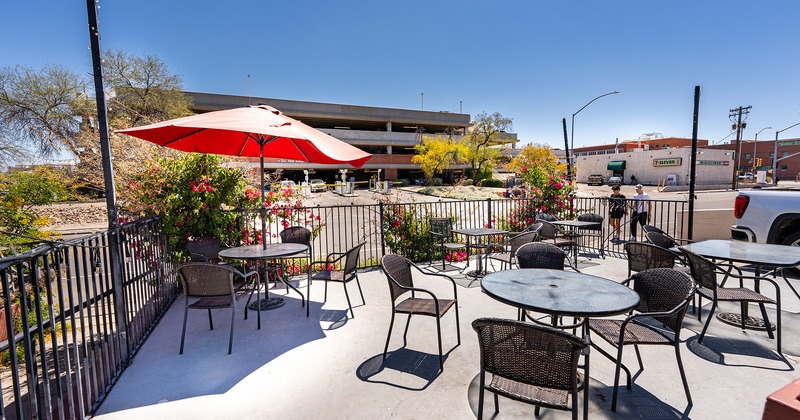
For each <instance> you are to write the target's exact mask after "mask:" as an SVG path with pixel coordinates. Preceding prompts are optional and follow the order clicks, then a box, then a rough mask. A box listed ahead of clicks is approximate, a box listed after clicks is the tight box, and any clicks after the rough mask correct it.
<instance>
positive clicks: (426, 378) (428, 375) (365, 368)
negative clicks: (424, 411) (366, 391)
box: [356, 348, 452, 391]
mask: <svg viewBox="0 0 800 420" xmlns="http://www.w3.org/2000/svg"><path fill="white" fill-rule="evenodd" d="M451 351H452V350H451ZM449 354H450V352H447V353H446V354H445V355H444V360H445V363H446V362H447V356H448V355H449ZM440 373H441V371H440V370H439V355H438V354H430V353H422V352H419V351H416V350H409V349H406V348H400V349H397V350H394V351H390V352H388V353H386V359H385V360H384V359H383V354H378V355H376V356H373V357H370V358H369V359H367V360H366V361H365V362H364V363H362V364H361V365H360V366H359V367H358V369H357V371H356V376H357V377H358V379H360V380H362V381H364V382H371V383H379V384H386V385H390V386H394V387H397V388H402V389H406V390H411V391H423V390H425V388H427V387H428V386H429V385H430V384H431V383H433V381H434V380H435V379H436V378H438V377H439V374H440Z"/></svg>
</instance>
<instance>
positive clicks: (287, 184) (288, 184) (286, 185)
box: [280, 180, 297, 190]
mask: <svg viewBox="0 0 800 420" xmlns="http://www.w3.org/2000/svg"><path fill="white" fill-rule="evenodd" d="M295 188H297V184H295V183H294V181H287V180H283V181H281V186H280V189H281V190H293V189H295Z"/></svg>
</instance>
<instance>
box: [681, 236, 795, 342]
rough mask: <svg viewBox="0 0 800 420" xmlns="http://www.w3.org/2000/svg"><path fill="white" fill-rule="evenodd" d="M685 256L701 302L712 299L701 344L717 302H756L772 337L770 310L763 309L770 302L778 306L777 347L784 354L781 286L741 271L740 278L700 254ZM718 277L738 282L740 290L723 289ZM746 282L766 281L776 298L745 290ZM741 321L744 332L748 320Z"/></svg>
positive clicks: (728, 265) (698, 312) (686, 253)
mask: <svg viewBox="0 0 800 420" xmlns="http://www.w3.org/2000/svg"><path fill="white" fill-rule="evenodd" d="M682 251H683V253H684V254H685V255H686V258H687V260H688V261H689V267H690V268H691V270H692V277H694V279H695V281H696V282H697V283H698V287H697V294H698V295H699V296H700V301H701V303H702V298H706V299H710V300H711V310H710V311H709V312H708V316H707V317H706V322H705V324H704V325H703V331H702V332H701V333H700V337H699V338H698V339H697V342H698V343H702V342H703V337H705V335H706V330H707V329H708V325H709V324H710V323H711V318H713V317H714V311H715V310H716V309H717V302H753V303H757V304H758V306H759V308H760V309H761V315H762V316H763V317H764V323H765V324H766V329H767V332H768V334H769V337H770V338H772V325H770V323H769V318H768V317H767V310H766V308H764V304H765V303H769V304H772V305H775V307H776V314H775V324H776V325H775V326H776V329H777V330H776V333H777V341H778V343H777V347H778V353H779V354H783V351H782V348H781V289H780V287H778V283H776V282H775V281H773V280H772V279H769V278H767V277H755V276H743V275H741V271H739V273H740V274H739V275H736V274H733V273H732V271H731V270H723V269H722V268H721V267H720V265H719V264H715V263H713V262H711V261H709V260H708V259H707V258H705V257H702V256H700V255H697V254H695V253H693V252H689V251H686V250H682ZM723 266H727V267H734V269H736V270H738V268H735V267H736V266H733V265H731V264H723ZM717 274H720V275H723V276H725V278H726V279H727V278H728V277H732V278H736V279H739V287H722V286H718V285H717ZM744 280H752V281H756V282H758V281H764V282H767V283H769V284H771V285H772V286H773V287H775V297H776V298H775V299H774V300H773V299H771V298H769V297H767V296H764V295H762V294H761V293H758V292H756V291H753V290H752V289H748V288H746V287H743V283H744ZM697 320H698V321H699V320H700V311H697ZM741 322H742V330H744V329H745V324H744V322H745V320H744V317H741Z"/></svg>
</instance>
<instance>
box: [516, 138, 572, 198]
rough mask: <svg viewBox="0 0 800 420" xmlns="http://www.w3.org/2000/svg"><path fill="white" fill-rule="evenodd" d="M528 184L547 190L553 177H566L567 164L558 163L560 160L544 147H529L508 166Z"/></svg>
mask: <svg viewBox="0 0 800 420" xmlns="http://www.w3.org/2000/svg"><path fill="white" fill-rule="evenodd" d="M506 168H507V169H508V170H510V171H513V172H514V173H516V174H517V175H518V176H519V177H520V178H522V180H523V181H525V183H526V184H528V185H530V186H531V187H537V188H539V189H542V188H545V189H546V188H547V186H548V184H549V183H550V181H551V179H552V178H553V177H556V178H561V177H564V176H566V172H567V167H566V164H563V163H558V158H557V157H556V156H555V155H554V154H553V153H552V152H551V151H550V148H548V147H547V146H543V145H536V146H534V145H530V144H529V145H527V146H525V147H523V148H522V150H520V152H519V154H518V155H517V156H516V157H514V159H512V160H511V162H509V163H508V165H506Z"/></svg>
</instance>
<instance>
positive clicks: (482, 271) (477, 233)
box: [453, 228, 508, 278]
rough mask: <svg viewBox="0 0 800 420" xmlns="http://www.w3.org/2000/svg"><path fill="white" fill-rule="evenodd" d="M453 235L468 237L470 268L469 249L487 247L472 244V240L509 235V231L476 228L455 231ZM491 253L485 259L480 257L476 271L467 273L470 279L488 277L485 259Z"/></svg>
mask: <svg viewBox="0 0 800 420" xmlns="http://www.w3.org/2000/svg"><path fill="white" fill-rule="evenodd" d="M453 233H458V234H459V235H464V236H466V237H467V266H468V267H469V249H470V248H486V247H487V245H484V244H470V238H473V237H475V238H480V237H482V236H492V235H505V234H507V233H508V231H507V230H500V229H491V228H475V229H453ZM488 255H489V253H488V252H487V253H485V255H484V256H483V257H481V256H478V269H477V270H475V271H470V272H468V273H467V275H468V276H470V277H475V278H480V277H483V276H484V275H486V265H487V264H488V261H487V263H486V264H484V263H483V258H486V257H487V256H488Z"/></svg>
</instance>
